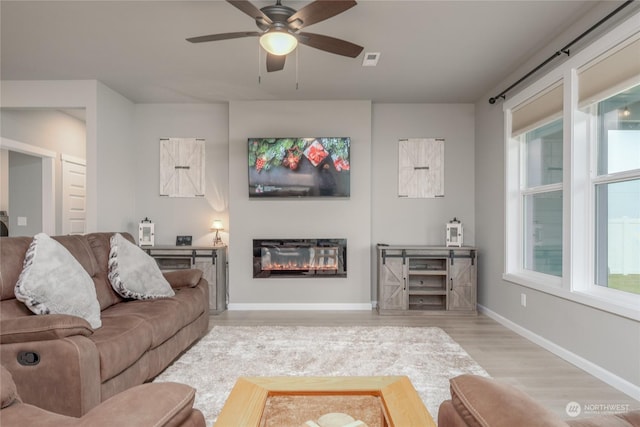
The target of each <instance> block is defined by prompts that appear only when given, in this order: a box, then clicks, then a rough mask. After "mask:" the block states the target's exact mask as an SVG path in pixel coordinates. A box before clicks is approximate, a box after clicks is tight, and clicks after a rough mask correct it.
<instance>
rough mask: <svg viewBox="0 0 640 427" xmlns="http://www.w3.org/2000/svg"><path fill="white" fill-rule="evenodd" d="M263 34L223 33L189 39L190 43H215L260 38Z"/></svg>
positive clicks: (244, 32) (248, 32)
mask: <svg viewBox="0 0 640 427" xmlns="http://www.w3.org/2000/svg"><path fill="white" fill-rule="evenodd" d="M260 34H261V33H259V32H257V31H240V32H237V33H222V34H210V35H208V36H198V37H189V38H188V39H187V41H188V42H191V43H202V42H214V41H217V40H229V39H239V38H242V37H258V36H259V35H260Z"/></svg>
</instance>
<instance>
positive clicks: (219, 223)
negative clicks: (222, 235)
mask: <svg viewBox="0 0 640 427" xmlns="http://www.w3.org/2000/svg"><path fill="white" fill-rule="evenodd" d="M211 229H212V230H224V226H223V225H222V221H220V220H219V219H214V220H213V222H212V223H211Z"/></svg>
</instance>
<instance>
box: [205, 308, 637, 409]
mask: <svg viewBox="0 0 640 427" xmlns="http://www.w3.org/2000/svg"><path fill="white" fill-rule="evenodd" d="M214 325H227V326H254V325H255V326H257V325H283V326H287V325H289V326H294V325H299V326H356V325H359V326H414V327H415V326H437V327H439V328H442V329H443V330H444V331H446V332H447V333H448V334H449V335H450V336H451V337H452V338H453V339H454V340H455V341H457V342H458V343H459V344H460V345H461V346H462V347H463V348H464V349H465V350H466V351H467V353H469V355H470V356H471V357H472V358H474V359H475V360H476V361H477V362H478V363H479V364H480V365H481V366H482V367H483V368H484V369H485V370H486V371H487V372H488V373H489V375H491V376H492V377H493V378H497V379H500V380H503V381H505V382H507V383H510V384H512V385H515V386H517V387H518V388H520V389H522V390H524V391H525V392H526V393H528V394H529V395H530V396H531V397H533V398H534V399H535V400H536V401H538V402H539V403H541V404H542V405H544V406H545V407H547V408H549V409H550V410H552V411H554V412H555V413H557V414H558V415H560V416H561V417H562V418H564V419H567V418H569V417H568V416H567V413H566V406H567V404H568V403H569V402H577V403H580V404H581V405H583V407H584V405H605V404H616V405H622V407H623V409H626V408H628V409H629V410H632V409H640V402H638V401H636V400H635V399H633V398H631V397H630V396H628V395H626V394H624V393H622V392H620V391H618V390H616V389H615V388H613V387H611V386H609V385H607V384H606V383H604V382H602V381H600V380H599V379H597V378H595V377H593V376H592V375H590V374H588V373H586V372H585V371H583V370H581V369H579V368H577V367H575V366H573V365H572V364H570V363H568V362H566V361H564V360H563V359H561V358H559V357H558V356H556V355H554V354H553V353H551V352H549V351H547V350H545V349H543V348H542V347H539V346H538V345H536V344H534V343H532V342H530V341H528V340H527V339H525V338H523V337H521V336H520V335H518V334H516V333H515V332H513V331H511V330H509V329H507V328H505V327H504V326H502V325H501V324H499V323H497V322H496V321H494V320H493V319H491V318H489V317H487V316H484V315H478V316H388V315H385V316H380V315H378V314H377V313H376V312H375V311H371V312H369V311H225V312H223V313H221V314H218V315H212V316H211V317H210V322H209V326H210V327H213V326H214ZM625 405H628V406H625ZM591 407H592V408H594V410H595V408H597V407H595V406H591ZM590 415H593V414H590Z"/></svg>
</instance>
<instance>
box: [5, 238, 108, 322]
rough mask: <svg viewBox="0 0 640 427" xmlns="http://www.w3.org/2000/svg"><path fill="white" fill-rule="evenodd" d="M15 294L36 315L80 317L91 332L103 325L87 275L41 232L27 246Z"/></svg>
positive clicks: (65, 250)
mask: <svg viewBox="0 0 640 427" xmlns="http://www.w3.org/2000/svg"><path fill="white" fill-rule="evenodd" d="M14 293H15V295H16V298H17V299H18V300H19V301H22V302H23V303H24V304H25V305H26V306H27V307H29V310H31V311H33V312H34V313H35V314H70V315H73V316H78V317H82V318H83V319H85V320H86V321H87V322H89V324H90V325H91V327H92V328H93V329H98V328H99V327H100V326H102V321H101V320H100V304H99V303H98V297H97V296H96V288H95V285H94V283H93V280H92V279H91V277H89V273H87V271H86V270H85V269H84V268H83V267H82V265H80V263H79V262H78V260H76V259H75V257H74V256H73V255H71V253H70V252H69V251H68V250H67V249H66V248H65V247H64V246H62V245H61V244H60V243H59V242H57V241H55V240H53V239H52V238H51V237H49V236H47V235H46V234H44V233H39V234H36V235H35V237H34V238H33V241H32V242H31V244H30V245H29V249H28V250H27V253H26V255H25V258H24V263H23V267H22V272H21V273H20V277H18V281H17V282H16V286H15V289H14Z"/></svg>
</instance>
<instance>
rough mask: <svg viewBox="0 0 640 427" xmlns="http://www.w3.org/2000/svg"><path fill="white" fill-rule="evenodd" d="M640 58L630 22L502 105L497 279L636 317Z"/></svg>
mask: <svg viewBox="0 0 640 427" xmlns="http://www.w3.org/2000/svg"><path fill="white" fill-rule="evenodd" d="M638 16H640V14H638ZM639 57H640V21H638V20H635V21H632V20H629V21H626V22H625V23H624V24H621V25H620V26H619V27H618V28H616V29H615V30H614V31H612V32H610V33H608V34H607V35H606V36H603V37H602V39H601V40H599V42H598V43H594V44H593V45H592V46H589V47H587V48H585V49H583V50H582V51H580V52H578V53H577V54H575V55H574V56H573V57H572V58H570V59H568V60H567V61H566V62H565V63H563V64H562V65H561V66H559V67H558V68H557V69H556V70H553V71H552V72H550V73H548V74H547V75H546V76H544V77H542V78H540V79H539V80H538V81H537V82H534V83H533V84H532V85H531V86H530V87H529V88H527V89H525V90H523V91H522V92H520V93H519V94H517V95H516V96H514V97H513V98H512V99H509V100H507V101H505V103H504V110H505V179H506V183H505V184H506V185H505V200H506V204H505V208H506V211H505V220H506V225H505V233H506V248H505V273H504V275H503V278H504V279H505V280H507V281H510V282H514V283H517V284H520V285H523V286H528V287H531V288H534V289H538V290H541V291H544V292H547V293H550V294H554V295H557V296H560V297H562V298H566V299H570V300H574V301H577V302H580V303H582V304H587V305H590V306H593V307H597V308H599V309H603V310H606V311H610V312H613V313H616V314H620V315H623V316H626V317H629V318H632V319H636V320H640V309H639V307H640V61H638V58H639Z"/></svg>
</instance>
